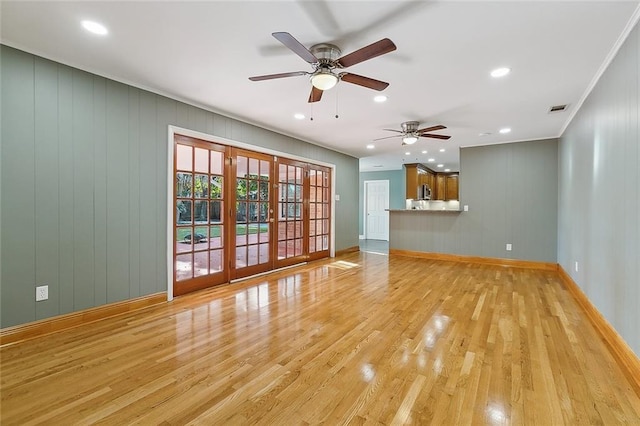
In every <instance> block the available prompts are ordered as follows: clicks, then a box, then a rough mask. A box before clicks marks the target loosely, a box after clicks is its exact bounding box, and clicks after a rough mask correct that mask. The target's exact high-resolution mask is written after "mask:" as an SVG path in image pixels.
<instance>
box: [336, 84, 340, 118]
mask: <svg viewBox="0 0 640 426" xmlns="http://www.w3.org/2000/svg"><path fill="white" fill-rule="evenodd" d="M338 93H340V88H339V87H337V86H336V118H338Z"/></svg>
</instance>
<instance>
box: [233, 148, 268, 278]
mask: <svg viewBox="0 0 640 426" xmlns="http://www.w3.org/2000/svg"><path fill="white" fill-rule="evenodd" d="M231 163H232V166H231V175H232V176H234V179H233V183H234V184H235V187H234V193H235V200H234V203H233V206H232V209H231V219H232V221H233V228H232V233H233V234H234V237H233V241H232V242H233V248H234V261H233V262H232V264H231V268H232V269H231V278H232V279H233V278H241V277H246V276H249V275H255V274H258V273H260V272H265V271H269V270H271V269H273V257H272V254H271V253H272V251H273V249H272V239H271V235H272V233H273V230H272V227H273V218H272V213H273V206H272V205H271V204H272V200H271V192H272V191H271V185H272V174H273V157H271V156H269V155H264V154H259V153H256V152H252V151H246V150H241V149H236V148H234V149H232V150H231Z"/></svg>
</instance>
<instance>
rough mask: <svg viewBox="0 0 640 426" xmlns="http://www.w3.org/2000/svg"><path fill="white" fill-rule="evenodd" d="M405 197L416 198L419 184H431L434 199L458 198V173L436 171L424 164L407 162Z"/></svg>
mask: <svg viewBox="0 0 640 426" xmlns="http://www.w3.org/2000/svg"><path fill="white" fill-rule="evenodd" d="M404 167H405V171H406V191H405V192H406V193H405V198H407V199H413V200H415V199H416V197H417V196H418V186H420V185H429V188H431V199H432V200H457V199H458V173H436V172H434V171H433V170H431V169H429V168H428V167H426V166H424V165H422V164H405V166H404Z"/></svg>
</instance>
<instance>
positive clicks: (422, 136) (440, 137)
mask: <svg viewBox="0 0 640 426" xmlns="http://www.w3.org/2000/svg"><path fill="white" fill-rule="evenodd" d="M418 136H420V137H421V138H433V139H444V140H447V139H451V136H446V135H432V134H430V133H423V134H421V135H418Z"/></svg>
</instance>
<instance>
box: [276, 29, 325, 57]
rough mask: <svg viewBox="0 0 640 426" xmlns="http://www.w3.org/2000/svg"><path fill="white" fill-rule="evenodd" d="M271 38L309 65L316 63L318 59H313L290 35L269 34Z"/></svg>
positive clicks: (281, 33) (312, 55)
mask: <svg viewBox="0 0 640 426" xmlns="http://www.w3.org/2000/svg"><path fill="white" fill-rule="evenodd" d="M271 35H272V36H274V37H275V38H276V40H278V41H279V42H280V43H282V44H284V45H285V46H287V47H288V48H289V49H291V50H292V51H293V53H295V54H296V55H298V56H300V57H301V58H302V59H304V60H305V61H307V62H309V63H310V64H314V63H316V62H318V58H316V57H315V55H314V54H313V53H311V52H310V51H309V49H307V48H306V47H304V45H303V44H302V43H300V42H299V41H298V40H296V39H295V37H293V36H292V35H291V34H289V33H285V32H278V33H271Z"/></svg>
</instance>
